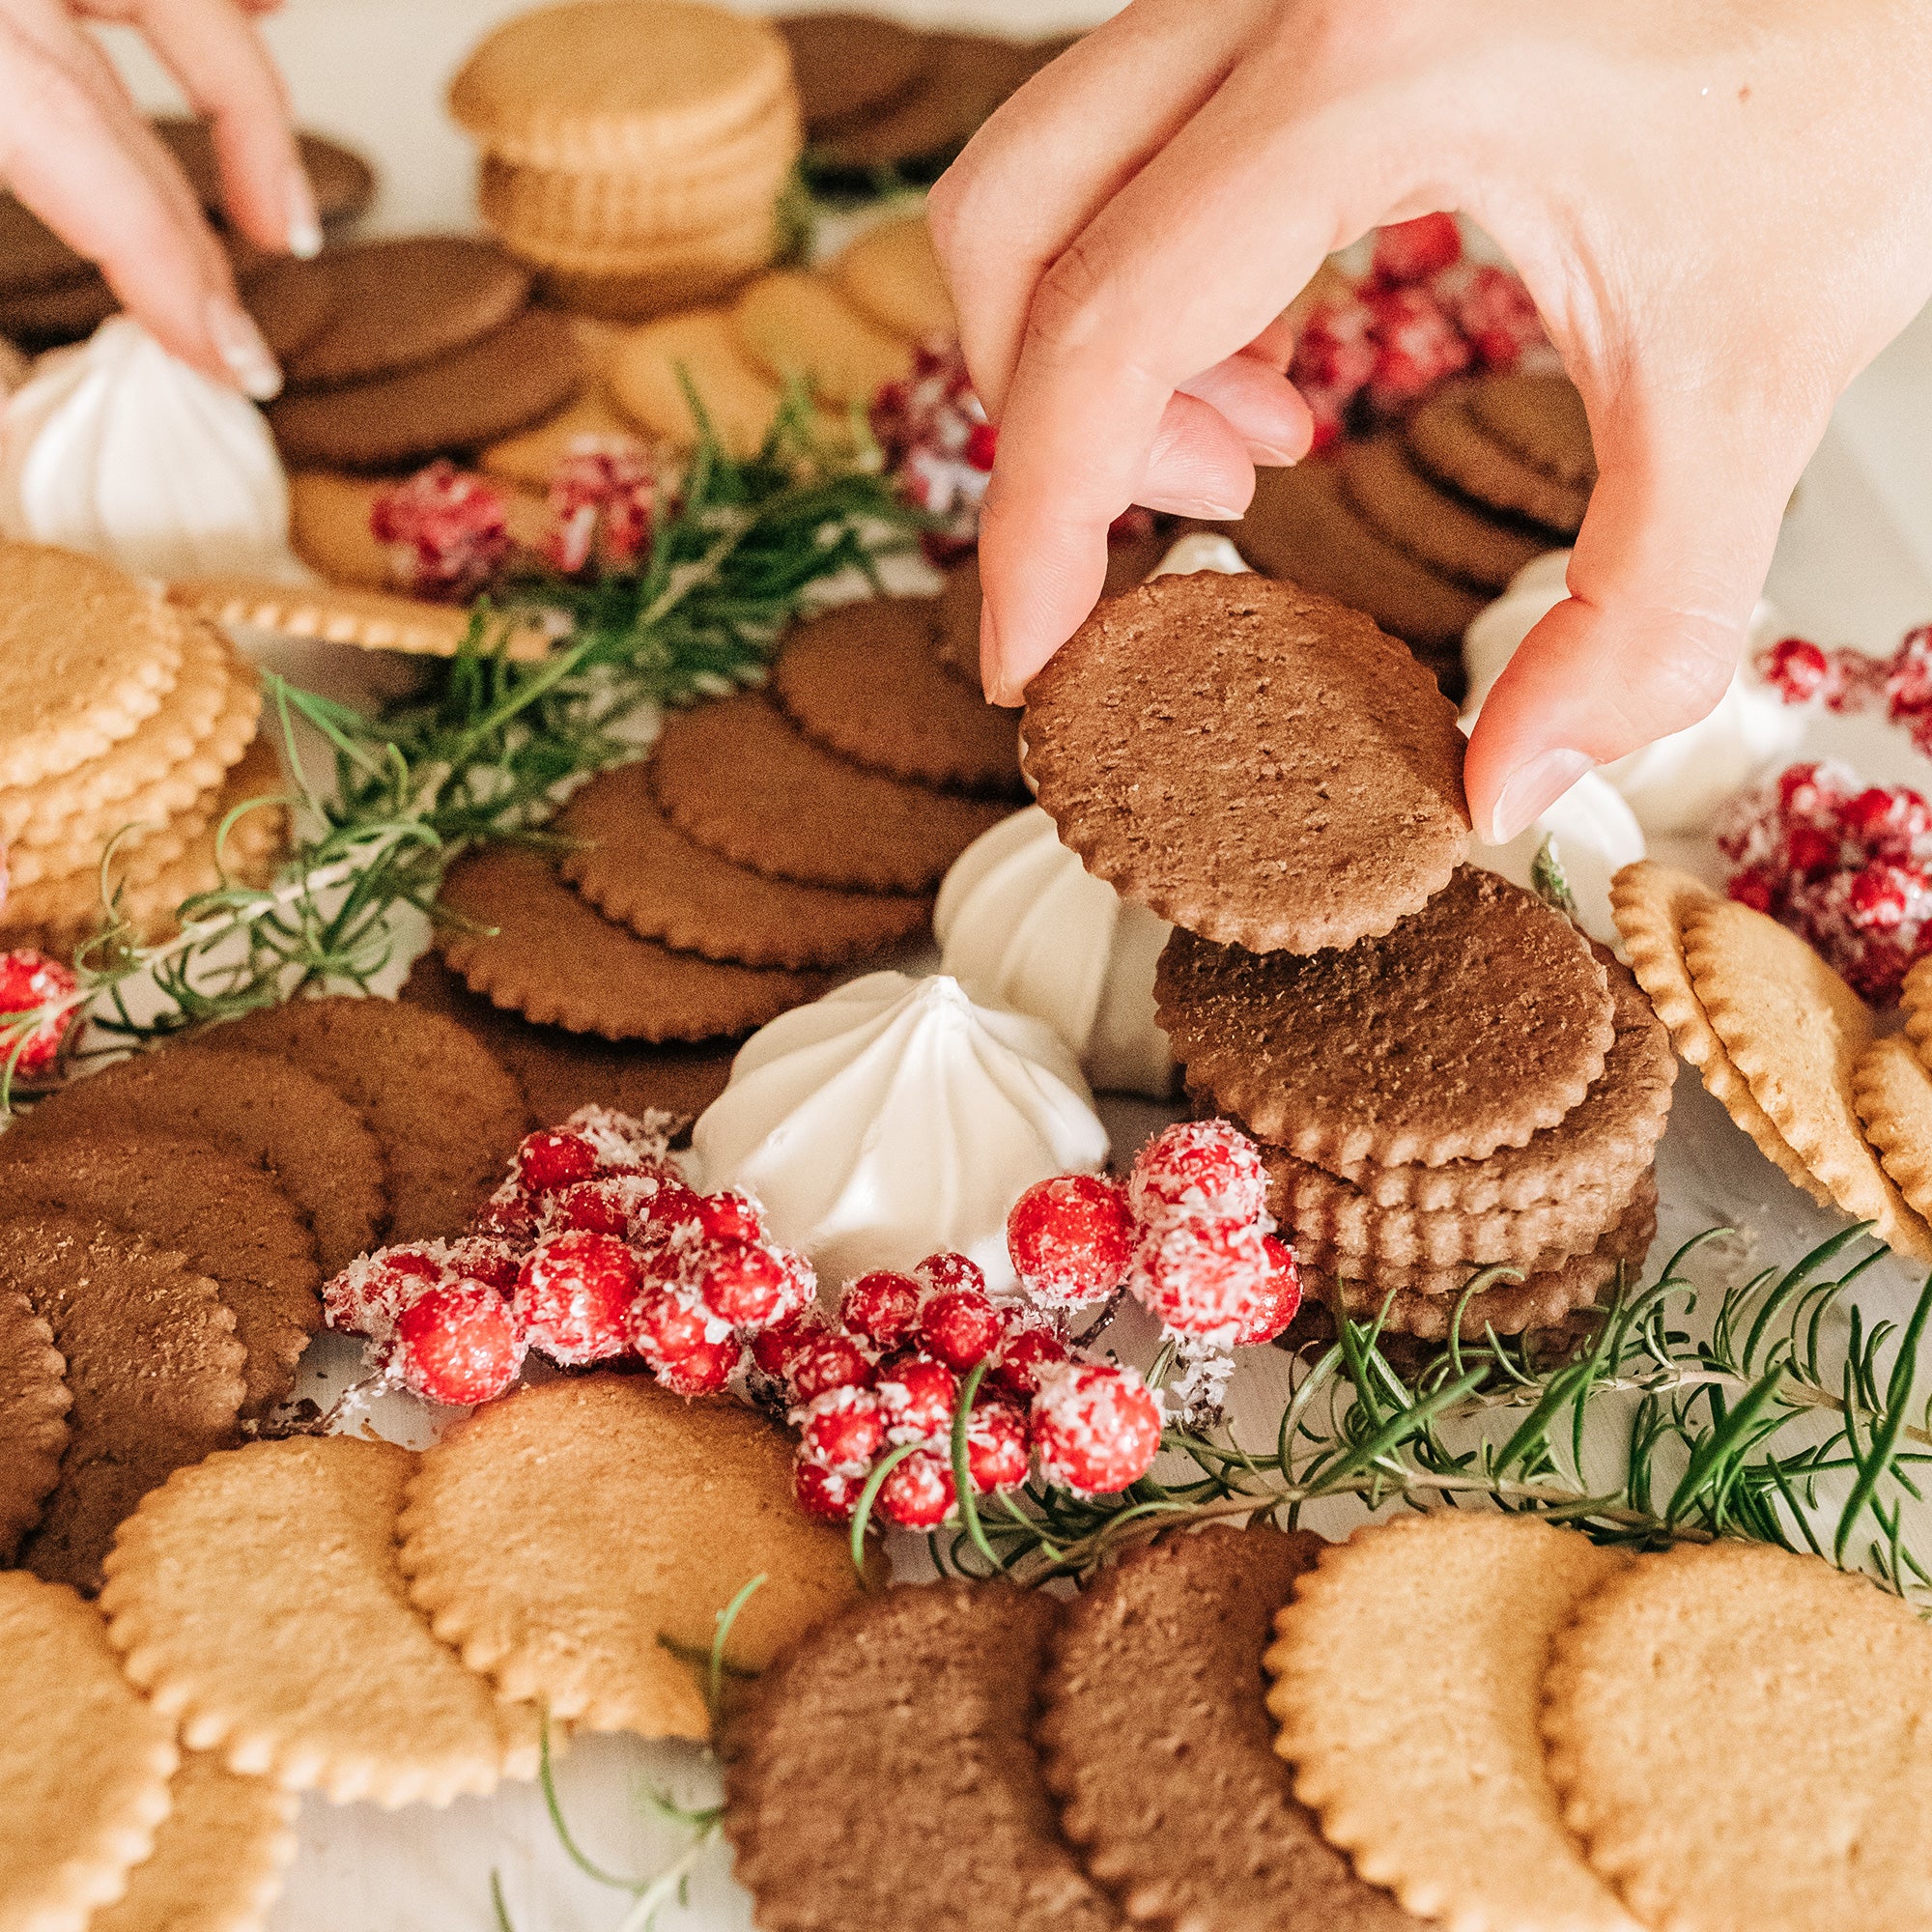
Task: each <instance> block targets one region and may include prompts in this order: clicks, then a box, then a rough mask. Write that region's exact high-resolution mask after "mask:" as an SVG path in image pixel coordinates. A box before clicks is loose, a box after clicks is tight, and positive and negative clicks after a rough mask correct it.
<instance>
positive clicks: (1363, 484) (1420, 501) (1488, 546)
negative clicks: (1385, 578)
mask: <svg viewBox="0 0 1932 1932" xmlns="http://www.w3.org/2000/svg"><path fill="white" fill-rule="evenodd" d="M1336 468H1337V469H1338V470H1339V471H1340V474H1341V478H1342V494H1343V496H1344V497H1347V498H1348V501H1349V506H1350V509H1352V510H1353V511H1354V512H1355V513H1356V515H1357V516H1359V517H1360V518H1361V519H1362V521H1363V522H1364V523H1366V524H1368V525H1369V526H1371V527H1372V528H1374V530H1375V531H1376V533H1377V534H1378V536H1380V537H1381V538H1382V539H1383V540H1384V541H1385V542H1387V543H1391V544H1393V545H1394V546H1395V547H1396V548H1397V549H1398V550H1401V551H1406V552H1407V553H1408V554H1409V555H1410V556H1412V557H1414V558H1415V560H1416V561H1417V562H1418V563H1421V564H1426V565H1427V566H1428V567H1429V568H1430V569H1431V570H1435V571H1440V572H1441V573H1442V574H1443V575H1444V576H1445V577H1453V578H1454V579H1455V580H1456V581H1457V582H1459V583H1469V584H1473V585H1474V586H1475V587H1476V588H1477V589H1478V590H1490V591H1498V590H1502V589H1503V588H1505V587H1506V586H1507V584H1508V583H1509V581H1510V579H1511V578H1512V577H1514V576H1515V575H1516V574H1517V572H1518V571H1519V570H1520V569H1521V568H1522V567H1523V565H1524V564H1526V563H1531V562H1533V561H1534V560H1535V559H1536V558H1537V557H1539V556H1541V555H1542V554H1544V552H1545V551H1547V550H1548V548H1549V538H1548V534H1547V533H1546V532H1544V531H1542V530H1537V529H1532V528H1530V527H1529V526H1526V525H1522V524H1516V523H1507V522H1505V521H1504V520H1503V519H1502V518H1500V517H1496V516H1493V515H1492V514H1491V513H1490V512H1489V511H1488V510H1486V509H1484V508H1483V506H1482V505H1481V504H1479V503H1473V502H1471V501H1470V500H1469V499H1468V498H1467V497H1462V496H1458V495H1457V494H1456V493H1454V492H1453V491H1449V490H1445V489H1443V487H1442V486H1441V485H1440V484H1439V483H1436V482H1435V481H1434V480H1433V479H1432V478H1430V477H1427V476H1425V475H1424V474H1423V473H1422V471H1421V470H1419V469H1416V467H1415V465H1414V464H1412V463H1411V462H1410V461H1409V460H1408V452H1407V450H1406V448H1405V447H1404V446H1403V440H1402V438H1401V437H1399V436H1397V435H1394V434H1393V433H1389V434H1385V435H1382V436H1374V437H1370V438H1369V439H1368V440H1366V441H1362V442H1351V443H1348V444H1346V445H1345V446H1344V447H1343V448H1342V450H1341V452H1340V454H1339V455H1338V456H1337V458H1336Z"/></svg>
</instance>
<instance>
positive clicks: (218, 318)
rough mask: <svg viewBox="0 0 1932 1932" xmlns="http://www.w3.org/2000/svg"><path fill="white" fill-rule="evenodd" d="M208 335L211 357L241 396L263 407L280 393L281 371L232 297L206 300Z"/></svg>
mask: <svg viewBox="0 0 1932 1932" xmlns="http://www.w3.org/2000/svg"><path fill="white" fill-rule="evenodd" d="M208 333H209V336H210V339H211V340H212V341H213V344H214V353H215V354H216V355H219V356H220V357H221V360H222V362H223V363H224V364H225V365H226V367H227V370H228V373H229V374H230V375H231V376H233V377H234V378H235V383H236V386H237V387H238V388H239V389H240V390H241V393H242V394H243V395H244V396H252V397H254V399H255V400H256V401H257V402H258V403H266V402H267V401H269V399H270V397H271V396H275V395H277V394H279V393H280V391H281V386H282V372H281V369H280V368H279V366H278V365H277V364H276V361H275V358H274V356H273V355H270V353H269V345H268V344H267V343H266V342H264V341H263V340H262V331H261V330H260V329H259V328H257V327H255V325H254V323H253V322H252V321H251V320H250V319H249V317H248V313H247V311H246V310H245V309H243V308H242V306H241V303H240V302H238V301H237V300H236V299H235V298H234V297H233V296H210V297H209V298H208Z"/></svg>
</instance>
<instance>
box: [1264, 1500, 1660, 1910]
mask: <svg viewBox="0 0 1932 1932" xmlns="http://www.w3.org/2000/svg"><path fill="white" fill-rule="evenodd" d="M1626 1561H1627V1559H1626V1558H1625V1557H1623V1556H1622V1555H1620V1554H1618V1553H1617V1552H1615V1551H1612V1550H1606V1549H1600V1548H1597V1547H1596V1545H1594V1544H1593V1543H1591V1542H1589V1541H1588V1539H1587V1538H1585V1537H1583V1536H1582V1535H1580V1534H1579V1533H1577V1531H1574V1530H1566V1529H1555V1528H1552V1527H1551V1526H1550V1525H1549V1524H1548V1523H1544V1522H1539V1521H1537V1520H1535V1519H1534V1518H1530V1517H1512V1516H1503V1515H1499V1514H1494V1513H1492V1512H1488V1511H1482V1512H1470V1513H1466V1514H1465V1513H1463V1512H1461V1511H1457V1510H1441V1511H1437V1512H1435V1513H1434V1514H1432V1515H1428V1516H1409V1517H1400V1518H1397V1519H1396V1520H1394V1521H1392V1522H1389V1523H1384V1524H1378V1525H1375V1526H1372V1527H1370V1528H1367V1529H1359V1530H1357V1531H1356V1532H1355V1534H1354V1535H1353V1536H1352V1537H1350V1539H1349V1541H1348V1542H1347V1543H1345V1544H1338V1545H1336V1546H1334V1547H1333V1548H1330V1549H1327V1550H1325V1551H1323V1553H1322V1557H1321V1563H1320V1564H1319V1565H1318V1567H1317V1568H1316V1569H1314V1570H1313V1571H1310V1572H1308V1573H1306V1574H1305V1575H1304V1576H1303V1577H1301V1578H1300V1580H1299V1581H1298V1582H1297V1584H1296V1586H1295V1597H1294V1601H1293V1603H1292V1604H1290V1605H1288V1606H1287V1607H1286V1608H1285V1609H1283V1610H1282V1611H1281V1612H1280V1613H1279V1615H1278V1616H1277V1617H1276V1618H1275V1631H1276V1637H1275V1642H1274V1645H1273V1647H1272V1648H1271V1649H1270V1650H1269V1651H1268V1654H1267V1658H1266V1665H1267V1669H1268V1672H1269V1674H1270V1675H1271V1676H1272V1677H1273V1678H1274V1680H1275V1681H1274V1687H1273V1689H1272V1690H1270V1691H1269V1692H1268V1709H1269V1710H1271V1711H1272V1712H1273V1713H1274V1715H1275V1717H1276V1718H1277V1719H1279V1720H1280V1723H1281V1734H1280V1737H1279V1739H1278V1740H1277V1744H1276V1748H1277V1749H1278V1750H1279V1751H1280V1752H1281V1754H1282V1756H1283V1757H1285V1758H1287V1759H1288V1760H1289V1762H1290V1763H1292V1764H1293V1766H1294V1769H1295V1776H1294V1795H1295V1796H1296V1797H1297V1798H1298V1799H1300V1801H1301V1802H1302V1803H1303V1804H1306V1805H1307V1806H1308V1807H1309V1808H1310V1809H1311V1810H1312V1811H1314V1812H1315V1814H1316V1815H1317V1817H1319V1818H1320V1819H1321V1830H1322V1833H1323V1835H1324V1836H1325V1837H1326V1838H1327V1839H1328V1841H1329V1842H1330V1843H1331V1844H1334V1845H1338V1846H1340V1847H1341V1848H1342V1849H1343V1850H1344V1851H1346V1852H1348V1853H1349V1854H1350V1857H1351V1858H1352V1859H1353V1860H1354V1863H1355V1869H1356V1871H1357V1872H1358V1873H1360V1874H1361V1876H1362V1877H1363V1878H1365V1879H1367V1880H1368V1881H1369V1882H1370V1883H1371V1884H1373V1885H1380V1886H1385V1887H1387V1888H1388V1889H1389V1890H1391V1891H1393V1892H1394V1893H1395V1895H1396V1896H1397V1898H1399V1899H1400V1900H1401V1901H1402V1903H1403V1904H1404V1905H1405V1906H1406V1907H1407V1908H1408V1910H1409V1911H1410V1912H1413V1913H1415V1914H1416V1915H1417V1916H1418V1917H1420V1918H1440V1919H1444V1920H1446V1921H1447V1922H1448V1923H1449V1924H1451V1925H1452V1926H1454V1927H1455V1928H1456V1932H1555V1928H1561V1932H1636V1927H1635V1923H1634V1920H1633V1919H1632V1918H1630V1916H1629V1915H1628V1914H1627V1913H1626V1912H1625V1911H1624V1909H1623V1907H1622V1906H1621V1905H1619V1904H1618V1902H1617V1900H1616V1897H1615V1895H1614V1894H1613V1893H1612V1892H1611V1891H1610V1889H1609V1888H1608V1887H1607V1886H1606V1885H1605V1883H1604V1882H1603V1880H1602V1879H1600V1878H1599V1877H1598V1876H1597V1875H1596V1873H1595V1872H1593V1871H1592V1870H1591V1869H1590V1867H1589V1865H1587V1864H1586V1863H1585V1862H1584V1861H1583V1859H1582V1857H1581V1855H1580V1853H1579V1852H1578V1850H1577V1846H1576V1844H1575V1843H1574V1842H1573V1841H1572V1839H1571V1837H1570V1835H1569V1833H1567V1832H1566V1831H1565V1830H1564V1828H1563V1820H1562V1817H1561V1814H1560V1813H1559V1811H1558V1808H1557V1801H1556V1794H1555V1792H1554V1791H1553V1790H1552V1789H1551V1788H1550V1785H1549V1783H1548V1779H1547V1778H1546V1777H1545V1776H1544V1769H1543V1739H1542V1734H1541V1732H1540V1730H1539V1728H1538V1721H1539V1713H1540V1708H1541V1700H1542V1690H1543V1677H1544V1672H1545V1670H1546V1668H1547V1666H1548V1655H1549V1640H1550V1638H1551V1636H1552V1635H1553V1634H1555V1633H1556V1632H1557V1631H1559V1630H1561V1629H1562V1628H1563V1626H1564V1625H1565V1624H1566V1623H1567V1622H1568V1621H1569V1619H1570V1618H1571V1616H1572V1615H1573V1614H1574V1612H1575V1609H1576V1606H1577V1603H1578V1601H1579V1600H1580V1599H1582V1598H1583V1597H1585V1596H1587V1595H1588V1594H1589V1593H1590V1592H1591V1591H1592V1590H1595V1589H1597V1588H1599V1587H1600V1586H1601V1585H1602V1584H1603V1582H1604V1581H1605V1579H1606V1578H1607V1577H1613V1576H1615V1575H1616V1574H1617V1573H1618V1572H1619V1571H1620V1570H1621V1569H1622V1568H1623V1567H1624V1564H1625V1562H1626Z"/></svg>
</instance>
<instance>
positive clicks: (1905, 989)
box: [1898, 958, 1932, 1067]
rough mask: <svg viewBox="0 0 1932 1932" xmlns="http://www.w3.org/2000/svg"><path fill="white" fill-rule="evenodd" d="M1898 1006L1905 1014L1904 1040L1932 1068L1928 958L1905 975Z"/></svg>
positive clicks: (1931, 989)
mask: <svg viewBox="0 0 1932 1932" xmlns="http://www.w3.org/2000/svg"><path fill="white" fill-rule="evenodd" d="M1898 1003H1899V1007H1900V1009H1901V1010H1902V1012H1903V1013H1904V1015H1905V1037H1907V1038H1908V1039H1909V1040H1911V1042H1912V1044H1913V1045H1914V1047H1916V1048H1917V1049H1918V1057H1919V1059H1920V1060H1922V1061H1923V1062H1924V1063H1925V1065H1927V1066H1928V1067H1932V958H1927V959H1920V960H1919V961H1918V962H1917V964H1915V965H1914V966H1913V967H1912V969H1911V970H1910V971H1909V972H1908V973H1907V974H1906V976H1905V983H1904V985H1903V986H1901V987H1900V988H1899V994H1898Z"/></svg>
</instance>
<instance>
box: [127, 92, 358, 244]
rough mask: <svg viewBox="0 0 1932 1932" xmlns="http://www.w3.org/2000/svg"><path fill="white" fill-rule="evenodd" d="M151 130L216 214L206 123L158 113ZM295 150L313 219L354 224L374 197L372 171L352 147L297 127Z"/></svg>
mask: <svg viewBox="0 0 1932 1932" xmlns="http://www.w3.org/2000/svg"><path fill="white" fill-rule="evenodd" d="M154 128H155V132H156V134H158V135H159V136H160V138H161V139H162V141H164V142H165V143H166V144H167V146H168V148H169V150H170V151H171V152H172V153H173V155H174V157H175V159H176V160H178V161H179V162H180V163H181V165H182V169H183V171H184V172H185V174H186V176H187V179H188V185H189V186H190V187H191V188H192V189H193V190H194V191H195V193H196V195H198V196H199V197H200V199H201V203H202V206H203V207H204V208H206V209H207V210H208V212H209V213H211V214H216V215H218V214H220V213H222V196H221V170H220V167H219V165H218V164H217V162H216V160H215V155H214V142H213V137H212V135H211V133H210V129H209V126H208V123H207V122H206V121H198V120H190V119H189V118H188V117H187V116H186V115H180V114H162V115H156V118H155V122H154ZM296 151H297V153H298V155H299V156H301V164H302V171H303V172H304V173H305V174H306V175H307V176H308V185H309V189H310V192H311V193H313V194H314V196H315V212H316V215H317V218H318V219H319V220H321V221H322V223H323V224H324V225H325V226H327V225H329V224H330V223H333V222H339V221H352V220H354V219H355V216H356V215H358V214H361V213H364V212H365V211H366V210H367V208H368V206H369V204H370V203H371V202H372V201H373V200H374V199H375V198H376V175H375V170H374V169H372V168H371V167H370V165H369V163H368V162H367V161H365V160H364V159H363V158H362V156H360V155H358V154H356V153H355V151H354V150H353V149H351V148H345V147H344V146H343V145H342V144H341V143H340V142H339V141H330V140H327V138H325V137H324V136H323V135H321V134H311V133H308V132H307V131H306V130H300V129H298V131H297V134H296Z"/></svg>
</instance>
